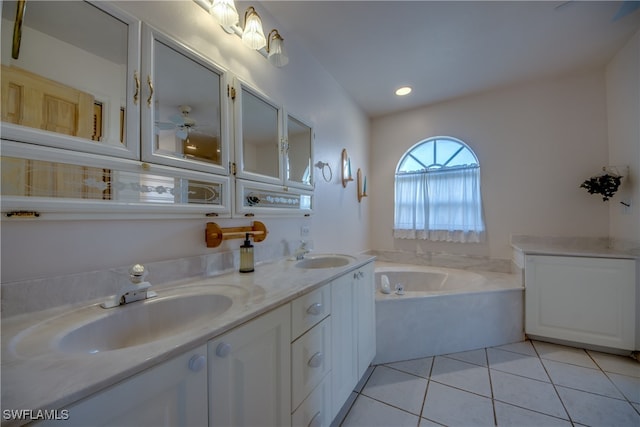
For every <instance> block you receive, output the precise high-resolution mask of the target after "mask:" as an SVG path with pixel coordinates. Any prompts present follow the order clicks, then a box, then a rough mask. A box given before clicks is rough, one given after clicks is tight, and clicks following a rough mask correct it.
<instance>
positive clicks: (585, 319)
mask: <svg viewBox="0 0 640 427" xmlns="http://www.w3.org/2000/svg"><path fill="white" fill-rule="evenodd" d="M635 263H636V261H634V260H624V259H607V258H576V257H562V256H527V258H526V261H525V332H526V333H527V334H531V335H535V336H540V337H548V338H556V339H563V340H568V341H573V342H577V343H585V344H591V345H600V346H605V347H612V348H619V349H625V350H633V349H634V341H635V326H634V325H635V303H636V279H635V269H636V266H635Z"/></svg>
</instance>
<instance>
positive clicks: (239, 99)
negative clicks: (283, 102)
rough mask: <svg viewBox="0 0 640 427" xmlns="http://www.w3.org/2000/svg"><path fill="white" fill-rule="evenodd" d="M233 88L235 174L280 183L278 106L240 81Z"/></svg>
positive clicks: (282, 146) (280, 142)
mask: <svg viewBox="0 0 640 427" xmlns="http://www.w3.org/2000/svg"><path fill="white" fill-rule="evenodd" d="M234 87H235V90H236V98H235V121H236V129H235V137H236V142H235V150H236V153H235V154H236V156H235V158H236V167H237V171H236V175H237V176H238V177H242V178H247V179H251V180H255V181H261V182H267V183H273V184H282V183H283V178H284V177H283V174H282V154H281V153H282V150H283V148H284V144H283V137H282V124H281V117H282V109H281V108H280V107H279V106H277V105H276V104H275V103H274V102H272V101H270V100H269V99H267V98H266V97H265V96H263V95H261V94H259V93H258V92H257V91H254V90H253V89H250V88H248V87H247V86H245V85H244V84H242V83H238V82H237V81H236V84H234Z"/></svg>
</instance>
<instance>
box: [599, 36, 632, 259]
mask: <svg viewBox="0 0 640 427" xmlns="http://www.w3.org/2000/svg"><path fill="white" fill-rule="evenodd" d="M606 82H607V116H608V122H609V164H610V165H622V166H625V165H626V166H628V167H629V171H628V173H627V171H625V170H624V168H619V169H620V173H621V174H622V175H624V178H623V179H622V184H621V185H620V190H619V191H618V193H617V194H616V195H615V196H614V197H613V198H612V199H611V203H610V204H609V234H610V236H611V237H612V238H613V239H615V240H616V241H618V243H621V244H622V246H624V247H636V248H638V247H640V31H639V32H637V33H636V34H635V36H633V37H632V38H631V39H630V40H629V41H628V42H627V44H626V45H625V46H624V47H623V48H622V49H621V50H620V52H618V54H617V55H616V56H615V57H614V58H613V60H611V62H610V63H609V64H608V65H607V70H606ZM621 201H631V208H629V209H625V207H624V206H623V205H621V204H620V202H621Z"/></svg>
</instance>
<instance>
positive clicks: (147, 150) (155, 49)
mask: <svg viewBox="0 0 640 427" xmlns="http://www.w3.org/2000/svg"><path fill="white" fill-rule="evenodd" d="M142 45H143V49H142V52H143V57H142V64H143V73H142V75H143V81H142V82H141V84H142V87H143V89H142V91H141V93H142V100H141V102H142V106H141V109H142V160H144V161H148V162H153V163H159V164H164V165H169V166H176V167H182V168H186V169H192V170H199V171H203V172H213V173H218V174H228V173H229V149H228V147H229V143H228V135H227V125H226V124H227V123H228V112H227V110H228V108H227V105H228V101H227V82H226V75H225V73H224V72H223V70H221V69H220V68H218V67H216V66H215V65H214V64H213V63H211V62H210V61H208V60H207V59H205V58H204V57H203V56H201V55H199V54H198V53H196V52H194V51H193V50H191V49H189V48H188V47H187V46H184V45H182V44H179V43H177V42H176V41H174V40H172V39H170V38H169V37H167V36H165V35H163V34H162V33H160V32H158V31H157V30H154V29H152V28H150V27H148V26H146V25H144V26H143V44H142Z"/></svg>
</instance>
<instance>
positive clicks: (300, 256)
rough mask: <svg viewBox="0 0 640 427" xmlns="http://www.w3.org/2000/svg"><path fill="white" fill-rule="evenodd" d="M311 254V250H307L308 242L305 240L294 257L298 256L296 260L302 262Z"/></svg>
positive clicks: (301, 242)
mask: <svg viewBox="0 0 640 427" xmlns="http://www.w3.org/2000/svg"><path fill="white" fill-rule="evenodd" d="M308 253H309V249H307V242H305V241H304V240H301V241H300V246H299V247H298V249H296V250H295V252H294V255H295V256H296V260H297V261H300V260H302V259H304V256H305V255H306V254H308Z"/></svg>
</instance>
